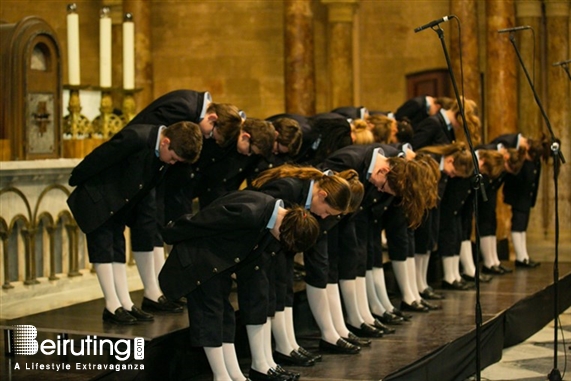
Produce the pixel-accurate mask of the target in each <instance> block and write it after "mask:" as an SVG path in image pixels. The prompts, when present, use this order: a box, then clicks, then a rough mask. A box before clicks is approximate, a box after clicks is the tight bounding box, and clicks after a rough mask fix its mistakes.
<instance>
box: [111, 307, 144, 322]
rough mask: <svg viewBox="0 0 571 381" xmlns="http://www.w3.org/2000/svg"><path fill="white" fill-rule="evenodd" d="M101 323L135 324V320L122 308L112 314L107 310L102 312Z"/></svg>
mask: <svg viewBox="0 0 571 381" xmlns="http://www.w3.org/2000/svg"><path fill="white" fill-rule="evenodd" d="M103 321H106V322H108V323H113V324H120V325H131V324H137V319H135V317H133V315H131V314H130V313H128V312H127V311H126V310H125V309H124V308H123V307H119V308H117V309H116V310H115V313H114V314H112V313H111V312H109V310H108V309H107V308H105V309H104V310H103Z"/></svg>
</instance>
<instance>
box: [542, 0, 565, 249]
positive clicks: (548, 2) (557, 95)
mask: <svg viewBox="0 0 571 381" xmlns="http://www.w3.org/2000/svg"><path fill="white" fill-rule="evenodd" d="M569 14H570V3H569V2H568V1H557V0H545V17H546V32H547V44H546V46H547V55H546V56H547V60H546V63H545V64H546V67H545V72H546V73H547V77H546V85H547V101H546V102H545V108H546V113H547V116H548V117H549V120H550V122H551V126H552V128H553V132H554V134H555V136H556V137H557V138H559V139H560V140H561V142H562V144H561V152H562V153H563V156H564V157H565V160H566V162H567V164H565V165H562V166H561V171H560V175H559V198H558V199H559V221H560V233H561V237H560V239H561V240H564V239H567V242H568V239H569V237H570V236H571V234H570V233H571V229H570V228H569V224H568V223H565V221H569V220H570V218H571V202H570V200H571V197H570V189H569V186H568V185H569V184H571V145H570V137H571V136H570V135H571V134H570V133H569V130H570V129H571V119H570V113H571V101H570V84H571V81H570V80H569V78H568V77H567V74H566V73H565V71H564V70H563V69H562V68H561V67H558V66H553V63H554V62H559V61H565V60H568V59H569V55H570V49H569ZM543 131H545V132H546V133H547V131H546V130H545V128H544V129H543ZM545 167H547V166H544V168H545ZM546 169H548V170H545V171H543V173H542V177H543V180H542V181H544V182H547V183H548V185H549V186H548V187H545V188H544V189H546V188H547V189H548V192H546V194H545V195H544V199H546V201H547V202H546V205H547V206H548V207H549V208H550V209H549V211H548V213H547V216H548V217H549V218H548V220H547V221H546V230H547V232H548V233H549V235H550V236H551V237H552V236H553V235H552V233H553V231H554V227H555V225H554V218H553V216H554V215H555V210H554V209H553V208H554V206H555V198H554V196H555V194H554V190H553V189H554V188H553V171H552V168H551V165H550V166H549V167H548V168H546Z"/></svg>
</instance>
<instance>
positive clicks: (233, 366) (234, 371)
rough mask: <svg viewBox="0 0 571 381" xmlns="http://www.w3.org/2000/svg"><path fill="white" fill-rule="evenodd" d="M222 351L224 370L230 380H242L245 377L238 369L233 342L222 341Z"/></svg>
mask: <svg viewBox="0 0 571 381" xmlns="http://www.w3.org/2000/svg"><path fill="white" fill-rule="evenodd" d="M222 353H223V354H224V365H226V370H227V371H228V374H229V375H230V378H231V379H232V381H244V380H245V379H246V377H245V376H244V373H242V369H240V364H239V363H238V356H236V348H235V347H234V343H222Z"/></svg>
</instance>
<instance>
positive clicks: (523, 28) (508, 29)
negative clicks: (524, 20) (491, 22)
mask: <svg viewBox="0 0 571 381" xmlns="http://www.w3.org/2000/svg"><path fill="white" fill-rule="evenodd" d="M525 29H531V27H530V26H529V25H523V26H515V27H513V28H506V29H500V30H498V33H507V32H517V31H518V30H525Z"/></svg>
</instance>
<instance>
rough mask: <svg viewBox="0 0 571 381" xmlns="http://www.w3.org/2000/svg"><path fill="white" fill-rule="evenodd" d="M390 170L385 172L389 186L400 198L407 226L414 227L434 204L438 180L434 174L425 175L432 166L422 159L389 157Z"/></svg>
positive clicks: (431, 169)
mask: <svg viewBox="0 0 571 381" xmlns="http://www.w3.org/2000/svg"><path fill="white" fill-rule="evenodd" d="M387 160H388V161H389V166H390V171H389V172H388V173H387V182H388V185H389V187H390V188H391V189H392V190H393V191H394V192H395V194H396V196H397V197H399V198H400V202H399V205H401V206H402V208H403V210H404V213H405V215H406V217H407V221H408V224H409V227H411V228H416V227H418V226H419V225H420V223H421V222H422V219H423V216H424V214H425V212H426V211H427V210H428V209H430V208H431V207H433V206H434V200H435V197H438V196H437V195H436V196H435V193H436V194H437V191H438V180H437V177H438V176H435V175H427V174H429V173H431V171H433V167H432V166H431V165H429V164H428V163H427V162H425V161H423V160H406V159H404V158H400V157H389V158H387Z"/></svg>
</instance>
